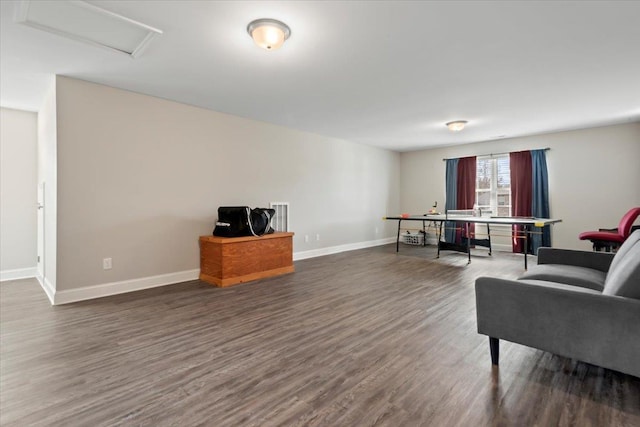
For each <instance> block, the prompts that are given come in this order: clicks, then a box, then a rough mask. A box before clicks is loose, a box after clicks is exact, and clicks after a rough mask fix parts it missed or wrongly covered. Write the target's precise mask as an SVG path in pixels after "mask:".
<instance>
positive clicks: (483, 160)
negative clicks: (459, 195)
mask: <svg viewBox="0 0 640 427" xmlns="http://www.w3.org/2000/svg"><path fill="white" fill-rule="evenodd" d="M476 162H477V164H476V204H477V205H478V207H479V208H480V209H482V210H485V209H487V210H490V211H491V212H493V215H497V216H511V174H510V169H509V155H504V156H495V157H478V158H477V160H476Z"/></svg>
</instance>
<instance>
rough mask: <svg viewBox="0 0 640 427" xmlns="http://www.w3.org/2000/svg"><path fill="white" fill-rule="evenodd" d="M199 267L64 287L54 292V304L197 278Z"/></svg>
mask: <svg viewBox="0 0 640 427" xmlns="http://www.w3.org/2000/svg"><path fill="white" fill-rule="evenodd" d="M199 275H200V269H199V268H198V269H194V270H186V271H178V272H175V273H168V274H160V275H157V276H149V277H141V278H138V279H131V280H122V281H120V282H111V283H102V284H99V285H93V286H84V287H82V288H76V289H66V290H61V291H57V292H55V296H54V298H53V304H54V305H60V304H69V303H71V302H77V301H84V300H88V299H94V298H102V297H107V296H111V295H118V294H123V293H127V292H134V291H139V290H142V289H149V288H156V287H159V286H165V285H173V284H175V283H181V282H188V281H191V280H197V279H198V276H199Z"/></svg>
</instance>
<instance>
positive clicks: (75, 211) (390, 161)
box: [56, 77, 400, 291]
mask: <svg viewBox="0 0 640 427" xmlns="http://www.w3.org/2000/svg"><path fill="white" fill-rule="evenodd" d="M56 91H57V168H58V169H57V171H58V175H57V176H58V194H57V196H58V197H57V201H58V210H57V222H58V228H57V231H58V236H57V242H58V254H57V256H58V258H57V259H58V261H57V268H58V270H57V286H56V288H57V291H60V290H68V289H74V288H81V287H87V286H93V285H98V284H104V283H111V282H119V281H126V280H131V279H136V278H142V277H149V276H154V275H163V274H168V273H172V272H180V271H186V270H192V269H197V268H199V248H198V236H200V235H206V234H210V233H211V230H212V228H213V226H214V222H215V220H216V210H217V207H218V206H224V205H251V206H257V205H259V206H265V205H268V203H269V202H270V201H286V202H290V203H291V218H290V221H291V223H290V226H291V230H292V231H294V232H295V233H296V236H295V238H294V252H296V253H304V252H305V251H312V250H317V249H321V248H326V247H334V246H339V245H347V244H353V243H357V242H369V241H375V240H380V239H383V238H388V237H391V236H393V234H394V230H393V224H390V223H388V224H387V223H385V222H384V221H382V219H381V218H382V217H383V216H384V215H387V214H392V213H396V212H398V210H399V207H400V199H399V197H400V196H399V190H400V155H399V154H398V153H394V152H391V151H387V150H382V149H378V148H372V147H368V146H364V145H359V144H354V143H350V142H347V141H343V140H336V139H331V138H326V137H322V136H318V135H314V134H309V133H305V132H299V131H295V130H292V129H287V128H283V127H279V126H274V125H270V124H266V123H262V122H256V121H253V120H247V119H243V118H240V117H235V116H230V115H226V114H221V113H216V112H213V111H209V110H205V109H200V108H196V107H192V106H188V105H184V104H179V103H175V102H170V101H166V100H162V99H158V98H154V97H150V96H145V95H140V94H136V93H132V92H127V91H123V90H118V89H114V88H110V87H106V86H102V85H97V84H93V83H88V82H84V81H80V80H75V79H70V78H65V77H58V79H57V87H56ZM247 102H250V100H248V101H247ZM376 229H377V230H378V231H377V233H376ZM318 234H319V235H320V240H319V241H317V240H316V235H318ZM305 235H309V237H310V241H309V242H308V243H305V240H304V236H305ZM106 257H111V258H113V269H111V270H103V268H102V259H103V258H106Z"/></svg>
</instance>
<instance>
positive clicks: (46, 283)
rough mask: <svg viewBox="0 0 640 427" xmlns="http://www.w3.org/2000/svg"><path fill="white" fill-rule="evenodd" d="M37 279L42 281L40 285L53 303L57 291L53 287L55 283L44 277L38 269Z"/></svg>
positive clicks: (39, 281)
mask: <svg viewBox="0 0 640 427" xmlns="http://www.w3.org/2000/svg"><path fill="white" fill-rule="evenodd" d="M36 280H38V283H40V287H41V288H42V290H43V291H44V293H45V294H47V298H49V302H50V303H51V305H53V300H54V295H55V293H56V291H55V289H53V285H52V284H51V282H49V280H47V279H43V277H42V276H41V275H40V273H39V272H37V271H36Z"/></svg>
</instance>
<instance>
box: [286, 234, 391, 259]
mask: <svg viewBox="0 0 640 427" xmlns="http://www.w3.org/2000/svg"><path fill="white" fill-rule="evenodd" d="M395 241H396V238H395V237H386V238H384V239H378V240H368V241H366V242H358V243H347V244H346V245H338V246H329V247H327V248H319V249H311V250H309V251H302V252H294V254H293V260H294V261H300V260H303V259H308V258H315V257H319V256H325V255H331V254H337V253H340V252H347V251H355V250H357V249H364V248H371V247H373V246H381V245H387V244H389V243H395Z"/></svg>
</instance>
